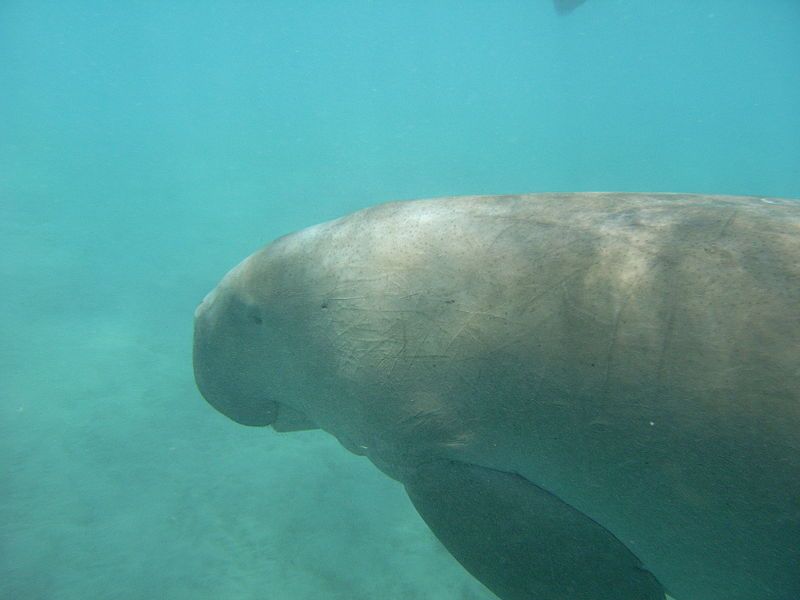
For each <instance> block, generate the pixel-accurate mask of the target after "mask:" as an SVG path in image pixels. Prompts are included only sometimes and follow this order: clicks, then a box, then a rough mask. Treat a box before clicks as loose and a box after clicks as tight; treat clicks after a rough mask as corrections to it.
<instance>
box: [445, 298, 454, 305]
mask: <svg viewBox="0 0 800 600" xmlns="http://www.w3.org/2000/svg"><path fill="white" fill-rule="evenodd" d="M454 302H455V300H452V299H451V300H445V301H444V303H445V304H453V303H454Z"/></svg>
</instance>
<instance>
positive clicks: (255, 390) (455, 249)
mask: <svg viewBox="0 0 800 600" xmlns="http://www.w3.org/2000/svg"><path fill="white" fill-rule="evenodd" d="M194 372H195V378H196V382H197V385H198V387H199V390H200V392H201V393H202V395H203V396H204V397H205V398H206V400H207V401H208V402H209V403H211V404H212V405H213V406H214V407H215V408H216V409H217V410H219V411H220V412H222V413H224V414H225V415H227V416H228V417H230V418H231V419H233V420H235V421H237V422H239V423H242V424H245V425H254V426H264V425H272V427H273V428H275V429H276V430H278V431H290V430H296V429H308V428H321V429H323V430H325V431H327V432H329V433H331V434H333V435H334V436H336V437H337V438H338V439H339V441H340V442H341V443H342V445H343V446H344V447H345V448H347V449H349V450H351V451H352V452H354V453H356V454H359V455H363V456H365V457H367V458H368V459H369V460H370V461H372V463H374V464H375V465H376V466H377V467H378V468H379V469H380V470H381V471H383V472H384V473H385V474H387V475H388V476H390V477H392V478H394V479H396V480H397V481H399V482H401V483H402V484H403V485H404V486H405V489H406V491H407V492H408V495H409V497H410V498H411V500H412V502H413V504H414V506H415V507H416V509H417V510H418V512H419V514H420V515H421V516H422V518H423V519H424V520H425V521H426V522H427V524H428V525H429V526H430V528H431V530H432V531H433V532H434V533H435V535H436V536H437V537H438V538H439V540H441V542H442V543H443V544H444V546H445V547H446V548H447V549H448V550H449V551H450V552H451V554H452V555H453V556H454V557H455V558H456V559H457V560H458V561H459V562H460V563H461V564H462V565H463V566H464V567H465V568H466V569H467V570H468V571H469V572H470V573H472V574H473V575H474V576H475V577H476V578H477V579H479V580H480V581H481V582H482V583H483V584H484V585H485V586H486V587H488V588H489V589H490V590H492V591H493V592H494V593H495V594H496V595H497V596H498V597H500V598H502V599H504V600H531V599H535V600H655V599H662V600H663V598H664V597H665V594H666V593H669V594H670V595H671V596H674V597H675V598H676V599H677V600H797V599H798V598H800V202H798V201H793V200H781V199H776V198H756V197H731V196H701V195H682V194H623V193H576V194H535V195H519V196H489V197H456V198H443V199H434V200H418V201H410V202H396V203H389V204H383V205H378V206H375V207H373V208H368V209H366V210H362V211H359V212H356V213H354V214H352V215H350V216H346V217H343V218H340V219H337V220H335V221H331V222H329V223H323V224H321V225H316V226H314V227H310V228H308V229H305V230H302V231H300V232H297V233H294V234H291V235H288V236H286V237H283V238H280V239H278V240H277V241H274V242H273V243H271V244H269V245H268V246H266V247H265V248H264V249H262V250H260V251H258V252H256V253H255V254H253V255H252V256H250V257H249V258H247V259H245V260H244V261H243V262H242V263H241V264H239V265H238V266H237V267H235V268H234V269H233V270H232V271H230V272H229V273H228V274H227V275H226V276H225V277H224V279H222V281H221V282H220V284H219V285H218V286H217V287H216V289H214V290H213V291H212V292H211V293H210V294H209V295H208V296H207V297H206V298H205V299H204V300H203V302H202V304H200V306H199V307H198V308H197V311H196V313H195V333H194Z"/></svg>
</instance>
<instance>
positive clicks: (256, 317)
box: [249, 311, 264, 325]
mask: <svg viewBox="0 0 800 600" xmlns="http://www.w3.org/2000/svg"><path fill="white" fill-rule="evenodd" d="M249 316H250V320H251V321H252V322H253V323H255V324H256V325H261V324H262V323H263V322H264V319H262V318H261V315H260V314H258V312H256V311H252V312H251V313H250V315H249Z"/></svg>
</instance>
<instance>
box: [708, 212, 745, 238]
mask: <svg viewBox="0 0 800 600" xmlns="http://www.w3.org/2000/svg"><path fill="white" fill-rule="evenodd" d="M739 211H740V209H739V208H734V209H732V210H731V214H730V216H728V218H727V219H726V221H725V223H723V225H722V228H721V229H720V230H719V233H718V234H717V237H716V238H715V240H714V241H717V240H720V239H722V237H723V236H724V235H725V233H726V232H727V231H728V228H729V227H730V226H731V223H733V220H734V219H735V218H736V215H737V214H739Z"/></svg>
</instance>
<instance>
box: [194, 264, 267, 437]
mask: <svg viewBox="0 0 800 600" xmlns="http://www.w3.org/2000/svg"><path fill="white" fill-rule="evenodd" d="M251 271H252V257H250V258H248V259H246V260H245V261H244V262H242V263H241V264H239V265H238V266H237V267H235V268H234V269H233V270H231V271H230V272H229V273H228V274H227V275H226V276H225V277H224V278H223V280H222V281H221V282H220V283H219V285H218V286H217V287H216V288H214V289H213V290H212V291H211V292H210V293H209V294H208V295H207V296H206V297H205V298H204V299H203V301H202V302H201V303H200V305H199V306H198V307H197V309H196V310H195V313H194V348H193V363H194V375H195V380H196V382H197V387H198V388H199V389H200V393H202V394H203V397H204V398H205V399H206V400H207V401H208V402H209V403H210V404H211V405H212V406H213V407H214V408H216V409H217V410H218V411H220V412H221V413H222V414H224V415H226V416H227V417H230V418H231V419H233V420H234V421H236V422H237V423H241V424H243V425H256V426H264V425H270V424H272V423H273V422H274V421H275V419H276V418H277V414H278V405H277V402H275V400H273V399H271V398H270V397H269V389H268V387H265V385H264V384H265V382H264V381H263V375H265V374H266V373H267V371H268V370H269V369H268V367H269V365H268V364H266V365H265V364H264V361H265V360H268V357H269V356H270V355H271V353H270V352H269V345H270V339H269V338H270V335H269V333H268V331H265V328H264V327H263V325H264V315H263V307H261V306H259V305H258V304H257V302H256V299H255V298H254V297H253V295H252V293H248V292H247V287H248V286H247V284H248V279H249V278H250V277H251V276H252V273H251ZM256 363H258V365H257V364H256ZM259 375H261V377H259Z"/></svg>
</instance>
